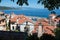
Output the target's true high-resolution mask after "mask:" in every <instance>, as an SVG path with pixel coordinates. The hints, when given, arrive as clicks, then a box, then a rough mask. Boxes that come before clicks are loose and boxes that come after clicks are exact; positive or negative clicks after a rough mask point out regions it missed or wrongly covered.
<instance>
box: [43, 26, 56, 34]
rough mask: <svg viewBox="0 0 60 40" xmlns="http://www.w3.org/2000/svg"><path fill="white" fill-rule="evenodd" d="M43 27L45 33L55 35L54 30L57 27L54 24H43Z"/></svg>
mask: <svg viewBox="0 0 60 40" xmlns="http://www.w3.org/2000/svg"><path fill="white" fill-rule="evenodd" d="M43 29H44V31H45V33H47V34H51V35H54V32H53V31H54V29H55V27H54V26H43Z"/></svg>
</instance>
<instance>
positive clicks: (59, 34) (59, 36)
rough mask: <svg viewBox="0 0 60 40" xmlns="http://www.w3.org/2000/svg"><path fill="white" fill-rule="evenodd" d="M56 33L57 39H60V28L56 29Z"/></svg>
mask: <svg viewBox="0 0 60 40" xmlns="http://www.w3.org/2000/svg"><path fill="white" fill-rule="evenodd" d="M55 35H56V36H55V38H56V40H60V28H56V29H55Z"/></svg>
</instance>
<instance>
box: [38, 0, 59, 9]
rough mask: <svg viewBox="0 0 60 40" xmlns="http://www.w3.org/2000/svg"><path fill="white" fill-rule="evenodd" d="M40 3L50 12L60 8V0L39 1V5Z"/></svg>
mask: <svg viewBox="0 0 60 40" xmlns="http://www.w3.org/2000/svg"><path fill="white" fill-rule="evenodd" d="M40 2H41V3H42V4H43V5H44V7H45V8H48V10H54V9H59V7H60V0H39V1H38V3H40Z"/></svg>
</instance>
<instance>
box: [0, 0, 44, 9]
mask: <svg viewBox="0 0 60 40" xmlns="http://www.w3.org/2000/svg"><path fill="white" fill-rule="evenodd" d="M16 1H17V0H15V2H12V1H10V0H2V2H1V3H0V6H7V7H20V6H19V5H17V4H16ZM37 1H38V0H28V3H29V6H26V5H25V4H24V5H23V7H31V8H40V9H43V8H44V7H43V5H41V4H37Z"/></svg>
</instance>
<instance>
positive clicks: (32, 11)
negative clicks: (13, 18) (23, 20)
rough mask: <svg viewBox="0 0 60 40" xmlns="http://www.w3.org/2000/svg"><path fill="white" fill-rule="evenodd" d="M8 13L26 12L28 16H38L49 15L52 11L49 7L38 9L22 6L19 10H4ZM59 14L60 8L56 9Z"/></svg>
mask: <svg viewBox="0 0 60 40" xmlns="http://www.w3.org/2000/svg"><path fill="white" fill-rule="evenodd" d="M2 11H3V12H5V13H6V14H10V13H12V12H14V13H15V14H24V15H26V16H36V17H48V16H49V14H50V12H51V11H49V10H47V9H36V8H22V9H18V10H2ZM54 11H55V12H56V14H57V15H60V9H56V10H54Z"/></svg>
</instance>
